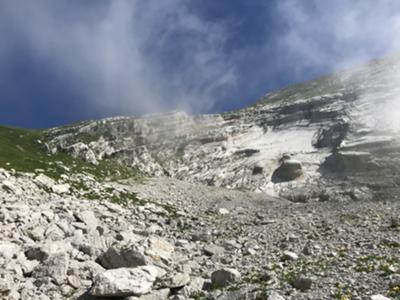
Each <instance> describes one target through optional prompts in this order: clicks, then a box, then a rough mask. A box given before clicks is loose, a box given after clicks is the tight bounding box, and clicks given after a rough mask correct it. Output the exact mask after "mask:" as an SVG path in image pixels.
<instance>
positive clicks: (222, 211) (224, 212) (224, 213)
mask: <svg viewBox="0 0 400 300" xmlns="http://www.w3.org/2000/svg"><path fill="white" fill-rule="evenodd" d="M218 213H219V214H220V215H228V214H229V213H230V212H229V210H228V209H226V208H220V209H218Z"/></svg>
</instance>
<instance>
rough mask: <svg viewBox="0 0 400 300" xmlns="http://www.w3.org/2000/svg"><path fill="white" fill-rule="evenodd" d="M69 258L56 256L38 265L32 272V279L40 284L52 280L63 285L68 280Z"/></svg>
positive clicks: (63, 255) (65, 255) (60, 255)
mask: <svg viewBox="0 0 400 300" xmlns="http://www.w3.org/2000/svg"><path fill="white" fill-rule="evenodd" d="M68 265H69V257H68V255H67V254H55V255H52V256H50V257H49V258H48V259H46V260H45V261H44V262H43V263H42V264H40V265H38V266H37V267H36V268H35V269H34V270H33V272H32V277H33V278H36V279H37V280H38V282H45V281H46V280H47V279H52V280H53V281H54V282H55V283H56V284H57V285H61V284H63V283H64V281H65V280H66V278H67V270H68Z"/></svg>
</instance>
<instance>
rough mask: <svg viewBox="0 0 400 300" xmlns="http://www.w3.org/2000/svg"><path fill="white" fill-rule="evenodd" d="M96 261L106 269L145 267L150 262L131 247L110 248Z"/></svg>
mask: <svg viewBox="0 0 400 300" xmlns="http://www.w3.org/2000/svg"><path fill="white" fill-rule="evenodd" d="M98 260H99V262H100V264H101V265H102V266H103V267H104V268H106V269H117V268H134V267H138V266H145V265H147V264H149V261H150V259H149V258H147V257H146V256H145V255H144V254H143V253H142V252H140V251H138V250H136V249H134V246H133V245H128V246H124V247H122V248H118V247H116V246H111V247H110V248H108V249H107V251H106V252H105V253H104V254H102V255H101V256H100V257H99V258H98Z"/></svg>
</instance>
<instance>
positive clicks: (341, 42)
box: [277, 0, 400, 78]
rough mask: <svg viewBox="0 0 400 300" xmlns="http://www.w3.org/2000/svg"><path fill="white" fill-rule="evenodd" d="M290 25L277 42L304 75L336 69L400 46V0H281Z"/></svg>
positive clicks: (284, 18)
mask: <svg viewBox="0 0 400 300" xmlns="http://www.w3.org/2000/svg"><path fill="white" fill-rule="evenodd" d="M278 13H279V15H281V16H282V23H283V24H285V25H286V26H287V30H286V32H285V33H284V35H283V36H281V37H280V38H279V39H278V43H277V44H278V45H279V47H280V48H281V50H282V55H285V57H286V59H287V60H288V62H290V63H292V65H293V68H294V69H295V70H296V71H297V73H298V76H299V77H300V78H301V76H302V73H304V71H306V70H309V69H312V68H322V69H324V70H325V71H333V70H338V69H341V68H343V67H348V66H351V65H353V64H358V63H361V62H365V61H368V60H369V59H371V58H377V57H381V56H382V55H385V54H387V53H391V52H394V51H398V50H399V49H400V39H399V36H400V2H399V1H397V0H354V1H353V0H352V1H348V0H335V1H319V0H309V1H296V0H281V1H278Z"/></svg>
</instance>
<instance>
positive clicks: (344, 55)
mask: <svg viewBox="0 0 400 300" xmlns="http://www.w3.org/2000/svg"><path fill="white" fill-rule="evenodd" d="M210 1H211V0H210ZM221 1H223V0H221ZM194 2H196V1H194ZM194 2H192V1H186V0H162V1H159V0H146V1H141V0H117V1H114V0H112V1H110V0H105V1H71V0H60V1H52V0H37V1H23V0H8V1H7V0H5V1H1V2H0V35H1V37H2V41H3V42H2V43H0V63H1V60H10V57H13V56H15V55H20V53H19V52H20V51H21V49H23V51H24V53H28V54H29V56H30V58H31V59H32V60H34V61H35V63H36V64H42V65H43V66H46V68H48V69H51V70H52V72H53V73H54V72H56V73H57V74H59V77H60V78H62V79H63V80H64V81H65V82H67V84H68V86H70V87H71V88H72V89H74V90H75V91H76V92H78V93H79V94H81V95H83V96H82V99H84V100H82V101H83V102H82V103H81V107H80V109H87V110H96V111H98V112H99V113H98V115H104V114H107V115H115V114H126V115H129V114H139V113H143V112H148V111H160V110H170V109H185V110H187V111H191V112H204V111H212V110H213V108H215V107H218V109H221V108H222V109H224V108H225V109H226V108H227V107H232V106H230V105H229V103H227V101H231V100H236V101H238V100H240V101H244V102H247V103H248V102H250V101H254V100H256V99H255V98H256V97H257V95H260V96H261V95H262V93H264V92H267V91H268V90H269V89H272V88H278V87H280V86H282V85H286V84H288V83H291V82H293V81H301V80H304V79H309V78H310V77H313V76H315V75H318V74H323V73H326V72H331V71H334V70H337V69H341V68H343V67H347V66H350V65H352V64H354V63H359V62H363V61H367V60H368V59H370V58H373V57H379V56H381V55H383V54H385V53H389V52H392V51H395V50H398V49H399V48H400V45H399V43H400V39H399V38H398V37H399V36H400V2H399V1H398V0H354V1H348V0H335V1H319V0H276V1H274V2H273V3H274V4H273V5H271V3H272V2H271V3H270V2H268V3H269V4H268V5H267V6H266V8H265V10H266V11H265V24H264V23H263V22H255V23H254V24H256V25H255V26H259V27H257V28H254V30H253V28H251V29H248V30H246V31H245V32H247V33H250V34H249V35H251V36H252V37H251V45H246V43H245V42H244V43H243V41H246V38H244V37H242V36H241V37H240V38H239V37H237V36H236V34H237V32H241V31H240V30H238V27H237V26H238V24H244V25H243V26H245V24H246V22H243V20H235V19H234V20H233V23H235V26H236V27H235V26H234V28H232V27H231V25H232V18H231V16H228V17H223V16H222V17H221V18H213V19H212V21H211V20H210V18H209V19H207V18H205V17H204V16H203V17H202V16H201V14H199V13H198V11H196V9H195V7H196V6H194V5H192V3H194ZM225 2H226V5H231V4H232V5H234V3H236V2H237V1H234V0H230V1H225ZM197 3H199V1H197ZM265 3H266V2H264V1H254V2H252V4H251V5H249V7H250V8H249V9H250V10H251V9H253V10H257V16H258V18H260V11H262V8H263V6H264V5H265ZM201 5H203V6H205V7H207V1H201ZM239 7H243V4H241V6H239ZM267 10H268V12H267ZM237 16H239V17H240V13H238V14H235V18H236V17H237ZM250 16H251V14H250V15H249V14H248V15H247V17H250ZM227 20H229V22H227ZM263 24H264V25H263ZM260 26H265V27H271V28H272V29H270V30H261V28H260ZM258 32H267V33H266V35H264V36H263V35H262V34H259V33H258ZM237 40H240V42H239V43H235V41H237ZM232 41H234V42H232ZM232 47H234V48H233V49H232ZM0 75H3V76H6V74H3V73H1V70H0ZM54 101H57V100H56V99H55V100H54ZM222 101H225V102H224V103H222ZM232 103H233V102H232ZM235 105H236V107H237V106H238V103H237V102H236V103H235ZM240 105H241V106H244V105H245V104H243V103H241V104H240ZM92 115H96V114H92Z"/></svg>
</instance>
